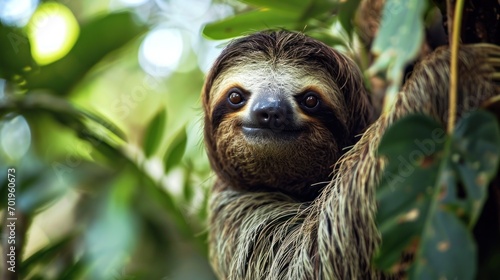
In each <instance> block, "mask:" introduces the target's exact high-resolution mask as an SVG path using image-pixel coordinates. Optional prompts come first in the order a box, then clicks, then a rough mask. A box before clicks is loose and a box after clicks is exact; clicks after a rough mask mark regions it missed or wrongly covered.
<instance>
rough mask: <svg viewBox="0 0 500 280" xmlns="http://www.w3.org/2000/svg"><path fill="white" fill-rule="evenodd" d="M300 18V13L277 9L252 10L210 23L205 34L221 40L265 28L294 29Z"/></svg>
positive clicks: (205, 29) (204, 30)
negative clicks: (295, 13)
mask: <svg viewBox="0 0 500 280" xmlns="http://www.w3.org/2000/svg"><path fill="white" fill-rule="evenodd" d="M298 18H299V15H294V14H290V13H284V12H281V11H276V10H259V11H250V12H247V13H243V14H239V15H236V16H233V17H229V18H226V19H223V20H221V21H217V22H214V23H209V24H207V25H206V26H205V27H204V28H203V34H204V35H205V36H207V37H209V38H211V39H215V40H221V39H228V38H233V37H237V36H241V35H244V34H247V33H250V32H255V31H258V30H264V29H271V28H285V29H293V27H294V26H295V25H296V23H297V20H298Z"/></svg>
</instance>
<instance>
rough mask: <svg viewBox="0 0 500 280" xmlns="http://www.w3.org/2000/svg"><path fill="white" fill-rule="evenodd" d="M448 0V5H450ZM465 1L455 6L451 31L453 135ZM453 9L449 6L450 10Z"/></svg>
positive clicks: (451, 128) (450, 107)
mask: <svg viewBox="0 0 500 280" xmlns="http://www.w3.org/2000/svg"><path fill="white" fill-rule="evenodd" d="M450 2H451V1H450V0H448V4H450ZM463 7H464V0H457V2H456V4H455V13H454V15H453V19H452V22H453V29H452V30H451V34H452V35H451V36H452V40H451V65H450V92H449V103H450V104H449V110H450V113H449V114H448V133H449V134H451V133H452V132H453V130H454V129H455V120H456V117H457V116H456V115H457V87H458V48H459V44H460V29H461V24H462V11H463ZM451 8H452V7H451V6H448V7H447V9H448V10H450V9H451ZM449 15H450V12H448V31H449V30H450V19H451V18H450V17H449ZM449 34H450V33H449Z"/></svg>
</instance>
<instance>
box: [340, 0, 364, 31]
mask: <svg viewBox="0 0 500 280" xmlns="http://www.w3.org/2000/svg"><path fill="white" fill-rule="evenodd" d="M360 3H361V0H348V1H345V2H343V3H341V4H340V5H339V13H338V18H339V22H340V24H341V25H342V27H343V28H344V30H345V31H346V32H347V34H348V35H349V37H351V36H352V34H353V31H354V24H353V21H354V18H355V17H356V11H357V10H358V7H359V4H360Z"/></svg>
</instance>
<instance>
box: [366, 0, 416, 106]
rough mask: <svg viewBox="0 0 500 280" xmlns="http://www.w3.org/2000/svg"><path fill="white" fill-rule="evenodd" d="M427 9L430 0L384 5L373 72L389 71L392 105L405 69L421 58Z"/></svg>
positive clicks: (398, 0) (375, 43) (394, 0)
mask: <svg viewBox="0 0 500 280" xmlns="http://www.w3.org/2000/svg"><path fill="white" fill-rule="evenodd" d="M425 6H426V1H422V0H409V1H400V0H388V1H387V2H386V3H385V5H384V10H383V14H382V22H381V24H380V29H379V30H378V33H377V37H376V38H375V41H374V43H373V47H372V52H373V53H374V54H375V55H377V56H378V57H377V59H376V60H375V62H374V63H373V65H372V66H371V67H370V69H369V72H370V74H371V75H374V74H375V73H378V72H380V71H382V70H386V71H387V75H386V76H387V78H388V80H389V81H390V86H389V91H388V94H389V96H388V98H389V104H390V103H391V102H393V101H394V96H395V94H396V93H397V92H398V91H399V87H400V85H401V81H402V79H403V70H404V67H406V64H407V63H408V62H409V61H411V60H412V59H414V58H415V57H416V56H417V54H418V52H419V50H420V47H421V45H422V40H423V38H424V23H423V17H424V13H425Z"/></svg>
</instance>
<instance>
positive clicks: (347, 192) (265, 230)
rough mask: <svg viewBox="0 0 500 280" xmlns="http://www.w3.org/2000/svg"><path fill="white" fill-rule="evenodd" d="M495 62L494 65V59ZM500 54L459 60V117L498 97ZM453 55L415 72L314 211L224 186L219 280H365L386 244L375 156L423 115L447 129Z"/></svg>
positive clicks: (218, 199) (218, 218) (215, 205)
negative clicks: (393, 133)
mask: <svg viewBox="0 0 500 280" xmlns="http://www.w3.org/2000/svg"><path fill="white" fill-rule="evenodd" d="M495 57H496V59H495ZM499 58H500V47H498V46H492V45H485V44H482V45H474V46H465V47H462V48H461V51H460V53H459V61H460V63H459V89H460V95H459V98H458V104H457V105H458V106H457V108H459V114H462V113H464V112H467V111H470V110H472V109H474V108H477V107H479V106H480V105H481V103H482V102H484V101H485V100H487V99H488V98H490V97H492V96H494V95H498V94H500V86H499V85H498V84H495V83H494V82H495V81H492V77H493V75H492V74H495V78H496V79H497V81H496V82H498V79H499V77H498V76H499V74H500V73H499V70H498V68H497V70H496V71H497V72H496V73H495V69H494V68H493V66H492V65H494V64H495V63H496V65H495V66H496V67H498V66H499V65H498V64H500V63H499V62H498V59H499ZM448 79H449V51H448V49H445V48H441V49H438V50H436V51H435V52H434V53H432V54H431V55H430V56H428V57H427V58H425V59H424V60H423V61H422V62H420V63H419V65H418V66H417V67H416V68H415V70H414V72H413V74H412V76H411V77H410V78H409V79H408V81H407V83H406V84H405V86H404V87H403V89H402V91H401V92H400V94H399V95H398V97H397V100H396V102H395V105H394V107H393V108H392V110H391V111H390V112H388V113H387V114H384V115H382V116H381V117H380V118H379V119H378V120H377V121H376V122H375V123H374V124H373V125H371V126H370V127H369V128H368V130H367V131H366V132H365V133H364V134H363V136H362V137H361V139H360V140H359V141H358V143H356V145H355V146H354V147H353V148H352V149H351V150H350V151H349V152H347V153H346V154H345V155H344V156H343V157H342V158H341V159H340V160H339V161H338V162H337V164H336V168H335V171H334V175H333V178H332V180H331V182H330V183H329V184H328V185H327V186H326V187H325V188H324V189H323V191H322V193H321V195H320V196H319V197H318V198H316V199H315V200H314V201H312V202H309V203H299V202H296V201H294V200H293V199H292V198H290V197H288V196H286V195H285V194H281V193H270V192H258V193H253V192H245V191H235V190H232V189H230V187H229V186H227V185H225V184H224V183H223V182H222V181H220V180H218V181H217V182H216V184H215V186H214V191H213V194H212V197H211V201H210V210H211V217H210V219H211V224H210V234H209V236H210V237H209V241H210V245H211V252H210V259H211V262H212V265H213V266H214V268H215V270H216V273H217V274H218V276H219V277H220V278H221V279H366V278H379V277H380V275H379V274H378V273H377V272H375V271H373V270H372V269H370V262H371V257H372V255H373V253H374V251H375V249H376V247H377V246H378V244H379V243H380V238H379V234H378V231H377V228H376V225H375V212H376V202H375V189H376V186H377V185H378V182H379V178H380V175H381V173H382V171H383V165H384V164H383V162H382V160H381V159H378V158H377V156H376V151H377V147H378V144H379V142H380V139H381V137H382V135H383V133H384V132H385V130H386V129H387V127H388V126H390V125H391V124H392V123H393V122H394V121H396V120H398V119H400V118H401V117H403V116H405V115H408V114H410V113H424V114H426V115H429V116H432V117H434V118H435V119H437V120H439V121H441V122H442V123H443V124H444V123H445V119H446V111H447V108H448Z"/></svg>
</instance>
